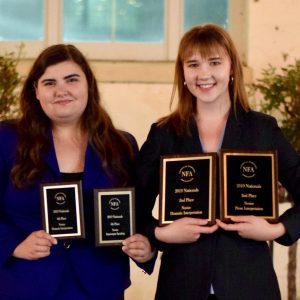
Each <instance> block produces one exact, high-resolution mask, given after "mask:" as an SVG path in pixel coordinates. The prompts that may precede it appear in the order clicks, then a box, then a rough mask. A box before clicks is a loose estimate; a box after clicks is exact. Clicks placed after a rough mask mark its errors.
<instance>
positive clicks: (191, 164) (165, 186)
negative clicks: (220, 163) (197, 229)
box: [159, 153, 216, 225]
mask: <svg viewBox="0 0 300 300" xmlns="http://www.w3.org/2000/svg"><path fill="white" fill-rule="evenodd" d="M215 195H216V154H215V153H205V154H199V155H171V156H169V155H167V156H162V157H161V161H160V194H159V224H160V225H166V224H170V223H172V222H173V221H174V220H176V219H179V218H182V217H194V218H201V219H207V220H208V224H210V225H211V224H213V223H214V222H215Z"/></svg>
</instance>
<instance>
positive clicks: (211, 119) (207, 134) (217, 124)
mask: <svg viewBox="0 0 300 300" xmlns="http://www.w3.org/2000/svg"><path fill="white" fill-rule="evenodd" d="M229 111H230V105H228V106H227V105H224V106H222V107H218V108H215V107H214V108H211V107H209V108H208V107H207V106H206V108H205V109H201V110H199V111H198V113H197V115H196V116H195V120H196V124H197V128H198V133H199V138H200V141H201V144H202V148H203V151H204V152H218V151H219V150H220V147H221V144H222V140H223V135H224V131H225V126H226V122H227V118H228V115H229Z"/></svg>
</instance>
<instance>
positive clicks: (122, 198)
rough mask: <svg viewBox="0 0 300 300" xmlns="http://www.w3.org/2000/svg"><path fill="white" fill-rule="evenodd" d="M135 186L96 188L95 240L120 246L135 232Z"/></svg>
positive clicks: (101, 243)
mask: <svg viewBox="0 0 300 300" xmlns="http://www.w3.org/2000/svg"><path fill="white" fill-rule="evenodd" d="M134 205H135V190H134V188H132V187H130V188H115V189H95V190H94V207H95V242H96V247H99V246H120V245H122V241H123V240H124V239H126V238H127V237H129V236H131V235H132V234H134V233H135V209H134Z"/></svg>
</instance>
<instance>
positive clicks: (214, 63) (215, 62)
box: [210, 60, 221, 66]
mask: <svg viewBox="0 0 300 300" xmlns="http://www.w3.org/2000/svg"><path fill="white" fill-rule="evenodd" d="M220 63H221V62H220V61H219V60H213V61H211V62H210V64H211V65H212V66H217V65H219V64H220Z"/></svg>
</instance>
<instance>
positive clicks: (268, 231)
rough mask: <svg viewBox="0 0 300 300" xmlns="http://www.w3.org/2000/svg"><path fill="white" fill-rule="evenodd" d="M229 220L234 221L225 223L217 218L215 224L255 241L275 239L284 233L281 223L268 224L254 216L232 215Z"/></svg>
mask: <svg viewBox="0 0 300 300" xmlns="http://www.w3.org/2000/svg"><path fill="white" fill-rule="evenodd" d="M231 221H233V222H234V223H233V224H226V223H224V222H221V221H220V220H217V224H218V225H219V226H220V227H221V228H223V229H224V230H226V231H237V233H238V234H239V235H240V236H241V237H243V238H246V239H252V240H256V241H271V240H275V239H277V238H279V237H280V236H282V235H283V234H284V233H285V227H284V226H283V224H282V223H276V224H270V223H269V222H268V221H266V220H265V219H263V218H259V217H256V216H234V217H231Z"/></svg>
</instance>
